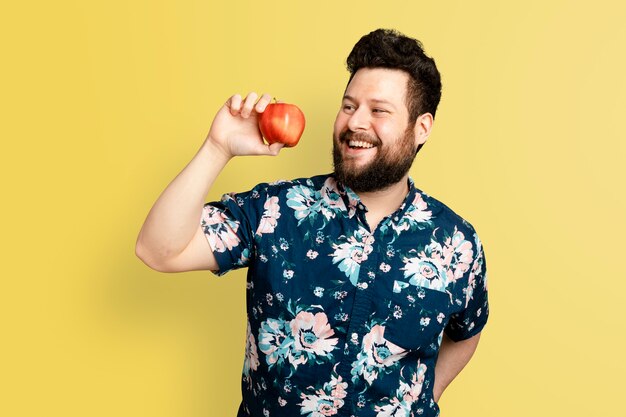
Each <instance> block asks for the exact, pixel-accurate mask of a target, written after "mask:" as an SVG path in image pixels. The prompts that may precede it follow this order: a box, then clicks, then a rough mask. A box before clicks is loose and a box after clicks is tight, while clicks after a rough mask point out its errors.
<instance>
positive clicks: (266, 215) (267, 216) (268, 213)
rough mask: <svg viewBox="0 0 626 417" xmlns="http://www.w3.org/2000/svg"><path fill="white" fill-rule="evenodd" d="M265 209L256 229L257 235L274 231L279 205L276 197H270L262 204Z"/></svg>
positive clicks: (278, 215) (278, 214)
mask: <svg viewBox="0 0 626 417" xmlns="http://www.w3.org/2000/svg"><path fill="white" fill-rule="evenodd" d="M263 208H264V209H265V211H264V212H263V216H262V217H261V221H260V222H259V227H258V228H257V230H256V234H257V235H262V234H263V233H274V229H276V225H277V224H278V219H279V218H280V206H279V204H278V197H270V198H268V199H267V201H266V202H265V204H264V205H263Z"/></svg>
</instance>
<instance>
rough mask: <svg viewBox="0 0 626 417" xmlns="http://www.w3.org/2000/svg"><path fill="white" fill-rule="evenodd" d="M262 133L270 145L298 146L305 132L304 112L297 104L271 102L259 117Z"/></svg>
mask: <svg viewBox="0 0 626 417" xmlns="http://www.w3.org/2000/svg"><path fill="white" fill-rule="evenodd" d="M259 129H261V134H262V135H263V137H264V138H265V140H267V143H269V144H270V145H271V144H272V143H275V142H279V143H284V144H285V146H286V147H288V148H290V147H292V146H296V145H297V144H298V141H300V137H301V136H302V132H304V113H302V110H300V109H299V108H298V106H296V105H295V104H287V103H270V104H268V105H267V107H266V108H265V111H264V112H263V113H261V117H260V118H259Z"/></svg>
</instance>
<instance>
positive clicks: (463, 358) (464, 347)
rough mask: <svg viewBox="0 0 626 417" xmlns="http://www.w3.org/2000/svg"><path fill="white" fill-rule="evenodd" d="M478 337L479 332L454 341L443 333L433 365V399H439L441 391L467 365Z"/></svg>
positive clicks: (474, 349)
mask: <svg viewBox="0 0 626 417" xmlns="http://www.w3.org/2000/svg"><path fill="white" fill-rule="evenodd" d="M479 339H480V333H479V334H477V335H476V336H473V337H471V338H469V339H466V340H461V341H460V342H454V341H452V340H451V339H450V338H449V337H448V336H446V335H445V334H444V335H443V340H442V341H441V347H440V349H439V356H438V358H437V364H436V365H435V386H434V387H433V396H434V397H435V401H439V398H440V397H441V394H442V393H443V391H444V390H445V389H446V388H447V386H448V385H450V383H451V382H452V380H453V379H454V378H456V376H457V375H458V374H459V373H460V372H461V370H462V369H463V368H464V367H465V365H467V363H468V362H469V360H470V359H471V357H472V355H473V354H474V352H475V351H476V346H477V345H478V340H479Z"/></svg>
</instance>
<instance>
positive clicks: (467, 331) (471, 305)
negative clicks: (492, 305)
mask: <svg viewBox="0 0 626 417" xmlns="http://www.w3.org/2000/svg"><path fill="white" fill-rule="evenodd" d="M474 240H475V247H476V255H475V257H474V262H473V263H472V268H471V270H470V272H469V277H468V280H467V284H466V287H465V288H464V289H463V294H464V296H465V308H464V309H463V310H461V311H459V312H457V313H454V314H452V315H451V316H450V321H449V322H448V325H447V326H446V328H445V332H446V335H448V337H449V338H450V339H452V340H453V341H455V342H459V341H461V340H465V339H469V338H470V337H472V336H475V335H477V334H478V333H480V332H481V330H482V329H483V327H485V324H487V318H488V317H489V302H488V297H487V293H488V291H487V263H486V261H485V253H484V250H483V246H482V243H481V241H480V239H479V238H478V235H477V234H476V233H474Z"/></svg>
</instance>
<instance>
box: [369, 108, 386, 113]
mask: <svg viewBox="0 0 626 417" xmlns="http://www.w3.org/2000/svg"><path fill="white" fill-rule="evenodd" d="M372 112H373V113H388V112H387V110H385V109H373V110H372Z"/></svg>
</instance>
